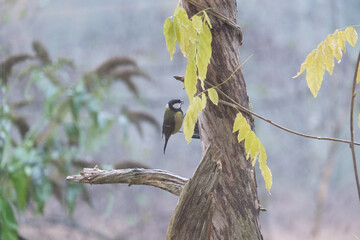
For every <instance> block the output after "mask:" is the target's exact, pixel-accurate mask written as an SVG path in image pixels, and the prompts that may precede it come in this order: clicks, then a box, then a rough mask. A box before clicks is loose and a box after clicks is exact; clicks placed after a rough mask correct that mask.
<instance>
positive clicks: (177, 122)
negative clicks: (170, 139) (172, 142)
mask: <svg viewBox="0 0 360 240" xmlns="http://www.w3.org/2000/svg"><path fill="white" fill-rule="evenodd" d="M174 118H175V127H174V131H173V132H172V134H175V133H177V132H178V131H179V130H180V128H181V126H182V123H183V119H184V116H183V114H182V113H181V112H176V113H175V116H174Z"/></svg>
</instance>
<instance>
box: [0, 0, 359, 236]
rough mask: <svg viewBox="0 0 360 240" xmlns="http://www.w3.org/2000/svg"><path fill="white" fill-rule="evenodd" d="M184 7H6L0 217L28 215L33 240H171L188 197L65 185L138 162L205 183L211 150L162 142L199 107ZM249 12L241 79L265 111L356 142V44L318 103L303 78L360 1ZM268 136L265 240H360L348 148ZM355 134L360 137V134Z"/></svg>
mask: <svg viewBox="0 0 360 240" xmlns="http://www.w3.org/2000/svg"><path fill="white" fill-rule="evenodd" d="M176 4H177V1H165V0H153V1H147V0H136V1H126V0H116V1H115V0H108V1H94V0H86V1H85V0H78V1H59V0H34V1H25V0H0V63H3V65H2V70H1V71H2V72H1V76H2V78H3V82H2V86H1V93H0V97H1V109H0V110H1V112H0V114H1V123H0V141H1V142H0V143H1V144H0V145H1V146H0V154H1V155H0V157H1V159H2V160H1V162H0V183H1V187H0V188H1V190H0V197H1V199H3V200H1V201H0V207H2V209H5V207H9V206H11V207H12V209H13V212H14V214H15V216H12V214H11V213H9V215H8V216H10V217H9V219H15V218H16V219H17V222H18V227H19V234H20V235H21V236H22V237H24V238H26V239H66V238H71V239H90V240H91V239H150V240H151V239H154V240H155V239H164V238H165V234H166V230H167V227H168V223H169V220H170V217H171V215H172V212H173V210H174V208H175V206H176V203H177V199H178V198H177V197H176V196H173V195H171V194H170V193H168V192H165V191H162V190H159V189H156V188H152V187H145V186H131V187H128V186H126V185H102V186H96V185H92V186H90V185H87V186H81V185H80V184H70V183H66V181H65V176H66V175H72V174H76V173H78V172H79V169H81V168H82V167H86V166H88V167H93V166H94V165H95V164H99V165H100V166H101V167H102V168H105V169H106V168H112V167H122V166H130V163H133V164H136V166H144V167H149V168H159V169H165V170H168V171H171V172H174V173H176V174H178V175H180V176H184V177H191V176H192V174H193V172H194V170H195V169H196V166H197V165H198V163H199V161H200V158H201V149H200V142H199V141H198V140H195V139H194V140H193V141H192V142H191V143H190V144H187V143H186V141H185V138H184V136H183V135H182V134H176V135H174V136H172V137H171V138H170V140H169V144H168V146H167V152H166V155H164V154H163V143H164V142H163V139H161V130H160V125H161V122H162V118H163V111H164V109H165V105H166V103H167V102H168V101H169V100H170V99H172V98H181V99H183V100H185V106H184V108H185V109H186V107H187V106H188V102H187V96H186V93H185V91H184V90H183V85H182V83H181V82H179V81H176V80H174V79H173V77H172V76H173V75H183V74H184V72H185V66H186V60H185V59H184V58H183V56H182V55H181V54H180V53H179V51H177V53H176V54H175V56H174V59H173V61H170V57H169V53H168V52H167V49H166V45H165V40H164V37H163V23H164V21H165V19H166V18H167V17H169V16H171V15H172V13H173V10H174V9H175V7H176ZM237 8H238V24H239V25H240V26H241V27H242V30H243V33H244V42H243V45H242V47H241V49H240V52H241V56H242V60H245V59H246V58H247V57H248V56H249V55H251V54H253V57H252V58H251V59H250V60H249V61H248V62H247V63H246V64H245V65H244V66H243V68H242V70H243V74H244V77H245V81H246V84H247V90H248V95H249V97H250V100H251V103H252V106H253V110H254V112H256V113H258V114H260V115H262V116H264V117H266V118H269V119H271V120H272V121H274V122H276V123H279V124H281V125H283V126H285V127H288V128H290V129H293V130H296V131H299V132H302V133H307V134H312V135H317V136H328V137H337V138H343V139H349V138H350V134H349V109H350V98H351V96H350V95H351V84H352V78H353V74H354V69H355V62H356V57H357V53H358V51H359V44H357V45H356V46H355V48H352V47H351V46H349V45H348V44H347V51H346V54H345V55H344V56H343V58H342V60H341V62H340V63H339V64H336V65H335V68H334V73H333V75H332V76H331V77H330V76H329V75H328V74H327V73H326V74H325V78H324V82H323V85H322V88H321V90H320V92H319V94H318V97H317V98H316V99H314V98H313V97H312V95H311V93H310V91H309V89H308V88H307V86H306V80H305V77H304V75H302V76H300V77H299V78H296V79H292V78H291V77H292V76H294V75H295V74H296V73H297V72H298V70H299V69H300V65H301V63H302V62H303V61H304V60H305V57H306V56H307V54H308V53H310V52H311V50H312V49H314V48H315V47H316V46H317V44H318V43H320V42H321V41H322V40H324V39H325V37H326V36H327V35H328V34H330V33H332V32H333V31H334V30H335V29H337V28H342V27H344V26H349V25H356V24H359V23H360V18H359V11H360V2H359V1H358V0H344V1H340V0H330V1H327V0H317V1H310V0H305V1H285V0H274V1H271V3H270V2H266V1H258V0H250V1H244V0H239V1H238V2H237ZM356 30H357V31H358V33H359V28H356ZM358 113H359V104H356V107H355V116H356V115H357V114H358ZM256 134H257V136H258V137H259V139H260V140H261V141H262V143H263V144H264V146H265V148H266V151H267V155H268V165H269V167H270V169H271V170H272V173H273V187H272V189H271V195H270V194H269V193H268V192H267V191H266V189H265V187H264V182H263V180H262V178H261V176H258V177H257V181H258V194H259V198H260V202H261V204H262V205H263V207H265V208H266V209H267V211H266V212H262V213H261V214H260V215H261V217H260V218H261V226H262V233H263V236H264V239H276V240H277V239H357V238H356V237H355V236H358V237H360V228H359V226H360V204H359V199H358V197H357V191H356V185H355V179H354V172H353V166H352V159H351V152H350V148H349V147H348V145H346V144H338V143H336V144H335V143H332V142H325V141H317V140H312V139H305V138H302V137H299V136H295V135H292V134H289V133H286V132H284V131H281V130H279V129H277V128H275V127H273V126H271V125H269V124H267V123H265V122H263V121H258V120H256ZM355 136H356V139H360V135H359V129H357V128H356V130H355ZM357 152H358V153H359V150H358V149H357ZM358 158H360V155H358ZM256 169H257V168H256ZM256 171H257V170H256ZM4 199H5V200H4ZM10 222H11V221H10ZM6 224H8V223H3V225H2V227H3V228H4V227H9V226H11V223H9V224H8V225H9V226H8V225H6ZM4 240H5V239H4Z"/></svg>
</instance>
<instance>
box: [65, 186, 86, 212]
mask: <svg viewBox="0 0 360 240" xmlns="http://www.w3.org/2000/svg"><path fill="white" fill-rule="evenodd" d="M82 192H83V187H82V185H81V184H79V183H73V182H67V183H66V206H67V208H68V209H69V213H70V215H72V214H73V212H74V210H75V204H76V199H77V197H78V196H79V195H80V194H81V193H82Z"/></svg>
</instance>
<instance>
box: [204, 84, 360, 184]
mask: <svg viewBox="0 0 360 240" xmlns="http://www.w3.org/2000/svg"><path fill="white" fill-rule="evenodd" d="M205 83H206V84H208V85H210V87H217V86H214V85H213V84H211V83H209V82H205ZM217 90H218V91H219V92H220V93H221V94H222V95H223V96H225V97H226V98H227V99H229V100H230V101H231V102H233V103H230V102H226V101H224V100H221V99H220V100H219V103H221V104H224V105H227V106H230V107H233V108H236V109H238V110H239V111H241V112H245V113H247V114H249V115H252V116H255V117H257V118H259V119H261V120H263V121H265V122H267V123H270V124H271V125H273V126H275V127H277V128H280V129H281V130H284V131H286V132H289V133H292V134H295V135H298V136H302V137H306V138H311V139H316V140H325V141H333V142H341V143H347V144H351V143H352V144H353V145H357V146H360V143H359V142H354V141H352V142H351V141H348V140H345V139H340V138H332V137H318V136H313V135H309V134H304V133H300V132H297V131H294V130H291V129H289V128H286V127H283V126H281V125H280V124H277V123H274V122H273V121H271V120H270V119H267V118H265V117H263V116H261V115H260V114H257V113H255V112H252V111H250V110H249V109H247V108H245V107H243V106H241V105H240V104H239V103H237V102H236V101H235V100H234V99H232V98H231V97H229V96H228V95H226V94H225V93H224V92H223V91H221V90H220V88H217ZM355 166H356V162H355ZM356 176H357V171H356ZM357 179H358V178H357Z"/></svg>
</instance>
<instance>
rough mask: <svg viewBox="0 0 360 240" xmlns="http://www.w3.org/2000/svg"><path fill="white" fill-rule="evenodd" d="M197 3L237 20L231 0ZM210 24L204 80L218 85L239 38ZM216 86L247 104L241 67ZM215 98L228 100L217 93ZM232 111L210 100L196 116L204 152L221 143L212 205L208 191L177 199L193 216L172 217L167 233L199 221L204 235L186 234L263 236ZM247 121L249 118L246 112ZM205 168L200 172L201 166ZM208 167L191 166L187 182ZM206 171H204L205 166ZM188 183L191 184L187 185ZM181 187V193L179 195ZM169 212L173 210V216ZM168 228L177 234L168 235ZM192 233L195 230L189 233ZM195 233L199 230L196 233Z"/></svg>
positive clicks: (235, 56) (182, 231) (235, 57)
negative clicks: (195, 209) (199, 211)
mask: <svg viewBox="0 0 360 240" xmlns="http://www.w3.org/2000/svg"><path fill="white" fill-rule="evenodd" d="M197 2H198V3H200V4H202V5H203V6H205V7H207V8H212V9H213V10H215V11H216V12H219V13H221V14H222V15H225V16H226V17H228V18H229V19H230V20H232V21H234V22H236V14H237V12H236V1H235V0H226V1H224V0H198V1H197ZM183 6H184V8H185V9H186V11H187V12H188V14H189V16H192V15H194V14H196V13H197V12H198V11H200V10H202V9H199V8H197V7H195V6H194V5H192V4H191V3H190V2H189V1H187V0H184V1H183ZM211 22H212V25H213V28H212V30H211V31H212V35H213V41H212V58H211V63H210V65H209V67H208V74H207V79H206V81H208V82H210V83H211V84H212V85H217V84H219V83H221V82H223V81H224V80H226V79H227V78H228V77H229V76H230V75H231V73H232V72H233V71H234V70H235V69H236V68H237V67H238V66H239V64H240V52H239V47H240V41H239V40H240V39H239V34H238V32H237V31H235V30H234V28H233V27H232V26H230V25H229V24H227V23H226V22H224V21H222V20H220V19H218V18H216V17H214V16H211ZM220 89H221V91H223V92H224V93H225V94H227V95H228V96H229V97H231V98H232V99H234V100H235V101H236V102H238V103H239V104H241V105H242V106H244V107H248V96H247V93H246V86H245V82H244V79H243V76H242V73H241V71H238V72H236V74H234V75H233V76H232V78H231V79H230V80H229V81H228V82H227V83H225V84H223V85H222V86H221V87H220ZM219 96H220V99H223V100H227V99H226V98H224V97H222V96H221V94H220V95H219ZM235 115H236V111H235V110H234V108H232V107H229V106H226V105H223V104H219V105H218V106H215V105H213V104H209V106H207V108H206V109H205V110H204V111H203V112H202V113H201V114H200V116H199V126H200V136H201V145H202V151H203V154H205V150H206V149H208V147H209V146H210V144H211V145H214V146H215V147H216V148H218V149H220V157H219V158H218V159H216V161H217V163H218V164H217V165H220V166H221V168H218V171H219V172H218V173H217V176H216V177H217V180H216V182H211V184H213V185H214V186H212V191H211V194H210V195H211V204H210V205H211V207H209V204H208V201H205V200H204V198H205V199H206V197H207V196H208V195H200V196H197V200H195V198H194V199H193V201H181V200H180V201H179V203H178V206H177V209H179V208H181V209H183V212H182V214H183V216H184V217H185V216H187V215H188V216H192V218H191V222H193V223H197V224H196V225H195V226H194V225H189V224H185V223H186V222H184V221H177V222H172V223H171V225H170V228H169V230H168V239H189V238H187V237H183V236H191V235H189V233H190V234H191V233H198V232H202V229H203V228H204V227H206V228H208V229H210V230H208V231H207V235H206V236H205V235H202V236H201V238H196V237H195V238H194V237H192V238H191V239H262V236H261V232H260V224H259V204H258V198H257V192H256V180H255V175H254V169H253V167H252V165H251V163H250V161H249V160H247V159H246V153H245V150H244V146H243V144H239V143H238V142H237V139H236V136H235V134H233V133H232V126H233V122H234V118H235ZM249 122H251V119H250V118H249ZM204 171H205V172H204ZM206 171H208V169H206V168H204V169H203V171H196V173H195V174H194V176H193V181H191V182H189V183H188V185H191V184H194V185H204V184H210V179H209V181H208V182H204V181H202V182H200V181H195V179H201V178H199V176H198V175H202V174H204V173H205V174H206ZM208 174H209V172H208ZM189 188H191V186H189ZM184 194H188V193H187V192H186V191H183V192H182V193H181V195H180V199H182V198H184V197H185V196H183V195H184ZM194 205H195V206H197V207H198V208H203V209H206V212H207V214H205V215H204V214H198V215H195V214H192V211H193V207H194ZM173 218H174V216H173ZM169 232H176V233H178V235H174V234H173V235H171V236H169ZM192 236H194V235H192ZM197 236H198V235H197Z"/></svg>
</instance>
